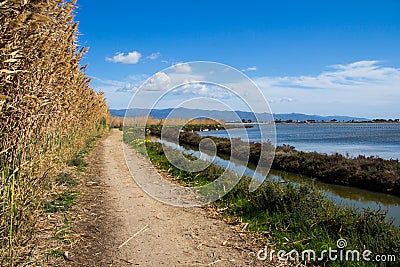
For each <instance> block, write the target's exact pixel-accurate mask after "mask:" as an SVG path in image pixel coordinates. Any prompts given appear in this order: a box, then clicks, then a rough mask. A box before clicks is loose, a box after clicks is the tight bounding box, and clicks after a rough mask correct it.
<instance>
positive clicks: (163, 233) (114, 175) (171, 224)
mask: <svg viewBox="0 0 400 267" xmlns="http://www.w3.org/2000/svg"><path fill="white" fill-rule="evenodd" d="M129 153H136V154H137V157H134V159H133V161H132V162H130V164H133V165H130V166H131V167H132V166H136V168H134V169H135V173H134V175H135V176H138V177H146V176H148V175H154V174H155V173H156V170H155V169H154V168H153V167H152V166H151V165H150V164H149V163H148V162H147V161H146V160H145V159H144V158H143V157H142V156H141V155H140V154H138V153H137V152H136V151H134V150H133V149H132V151H130V152H129ZM89 166H91V167H90V169H89V170H88V173H87V176H86V178H85V179H86V181H85V182H84V183H85V184H86V185H84V187H85V188H86V189H85V190H84V191H85V193H84V195H83V197H82V201H83V202H84V204H83V205H84V206H85V207H86V208H85V210H84V216H83V218H82V222H81V223H80V224H79V228H80V229H82V231H83V232H84V235H82V240H81V241H80V242H79V243H80V244H81V245H80V247H79V248H78V249H77V250H75V252H73V254H74V255H73V256H72V261H71V262H70V265H76V266H78V265H79V266H261V263H260V262H259V261H258V260H257V259H256V256H255V253H254V251H253V250H252V248H251V247H249V245H248V243H247V240H246V238H245V237H244V236H245V234H243V233H240V231H237V226H236V227H234V226H232V225H228V224H227V223H226V222H224V221H221V220H218V219H213V218H210V217H209V216H207V212H206V210H204V209H202V208H181V207H174V206H170V205H166V204H163V203H161V202H158V201H156V200H154V199H153V198H151V197H150V196H148V195H147V194H146V193H144V192H143V191H142V190H141V189H140V188H139V187H138V186H137V184H136V183H135V181H134V179H133V178H132V176H131V174H130V172H129V170H128V168H127V166H126V163H125V158H124V154H123V150H122V133H121V132H120V131H118V130H112V131H111V133H110V135H109V136H108V137H107V138H105V139H104V140H103V141H101V142H100V143H99V144H98V146H97V147H96V149H95V150H94V151H93V152H92V156H91V157H90V158H89ZM235 229H236V230H235ZM264 264H265V263H264Z"/></svg>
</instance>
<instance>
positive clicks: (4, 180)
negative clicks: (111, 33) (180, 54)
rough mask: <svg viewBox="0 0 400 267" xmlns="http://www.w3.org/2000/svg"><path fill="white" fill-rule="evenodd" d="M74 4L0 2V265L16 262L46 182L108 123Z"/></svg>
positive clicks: (21, 257)
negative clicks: (85, 60) (85, 59)
mask: <svg viewBox="0 0 400 267" xmlns="http://www.w3.org/2000/svg"><path fill="white" fill-rule="evenodd" d="M74 5H75V2H74V1H73V2H72V3H71V2H69V1H56V0H48V1H32V0H24V1H22V0H18V1H17V0H9V1H0V11H1V13H0V32H1V35H0V36H1V37H0V38H1V39H0V65H1V67H0V77H1V78H0V121H1V124H0V144H1V145H0V170H1V184H0V212H1V214H0V244H1V247H0V253H1V254H0V255H1V258H0V265H1V266H5V265H9V266H13V265H18V263H20V262H21V261H23V260H24V256H25V252H24V251H25V250H24V246H25V244H26V243H27V241H28V240H29V239H30V238H31V237H32V235H33V234H34V233H35V219H34V218H35V213H36V212H37V209H38V207H39V206H38V205H39V204H40V199H41V198H43V196H45V194H46V186H48V185H49V184H51V183H52V179H53V178H54V176H55V174H54V173H56V172H57V167H58V166H60V163H62V162H65V160H67V159H68V158H70V157H71V156H72V154H73V153H75V152H76V151H77V150H78V149H80V148H82V146H83V145H84V143H85V140H87V139H88V138H89V137H91V136H93V135H96V134H98V133H99V131H101V130H102V129H105V126H106V124H107V122H108V108H107V106H106V103H105V100H104V97H103V95H102V94H97V93H95V92H94V91H93V90H92V89H90V88H89V82H90V80H89V78H88V77H87V76H86V75H85V73H84V69H85V67H80V65H79V61H80V59H81V57H82V55H83V54H84V53H85V52H86V50H85V49H83V48H82V49H79V48H78V45H77V39H76V35H77V23H75V22H74V21H73V10H74Z"/></svg>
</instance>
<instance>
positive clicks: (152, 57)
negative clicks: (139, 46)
mask: <svg viewBox="0 0 400 267" xmlns="http://www.w3.org/2000/svg"><path fill="white" fill-rule="evenodd" d="M160 56H161V53H160V52H155V53H151V55H150V56H147V58H148V59H151V60H154V59H157V58H159V57H160Z"/></svg>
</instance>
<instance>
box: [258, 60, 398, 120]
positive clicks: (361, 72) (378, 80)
mask: <svg viewBox="0 0 400 267" xmlns="http://www.w3.org/2000/svg"><path fill="white" fill-rule="evenodd" d="M329 67H330V70H328V71H324V72H321V73H320V74H318V75H315V76H311V75H308V76H284V77H268V76H265V77H259V78H255V79H254V81H255V82H256V84H258V85H259V86H260V88H261V89H262V91H263V92H264V94H265V96H266V97H267V98H268V99H269V100H270V103H271V109H272V111H273V112H277V113H282V112H284V113H286V112H302V113H314V114H315V113H316V114H325V115H328V114H343V115H356V116H361V117H370V118H374V117H377V116H382V117H396V116H398V114H399V108H398V101H399V100H400V90H399V89H400V69H399V68H393V67H383V66H381V65H380V62H379V61H377V60H363V61H357V62H353V63H350V64H337V65H332V66H329ZM289 99H292V101H289ZM294 100H295V101H294Z"/></svg>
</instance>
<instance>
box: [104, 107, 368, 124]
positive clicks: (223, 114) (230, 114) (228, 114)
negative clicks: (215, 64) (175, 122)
mask: <svg viewBox="0 0 400 267" xmlns="http://www.w3.org/2000/svg"><path fill="white" fill-rule="evenodd" d="M171 111H174V112H173V114H172V115H171V116H170V118H199V117H204V118H214V119H219V120H224V121H226V122H229V121H232V122H237V121H239V120H238V117H239V118H240V120H242V119H244V120H246V121H247V120H251V121H256V116H257V118H258V120H259V121H260V122H262V121H267V120H269V118H270V116H271V115H270V114H269V113H257V114H256V116H255V114H254V113H252V112H247V111H221V110H202V109H188V108H176V109H173V108H167V109H153V110H151V112H150V115H151V116H152V117H153V118H157V119H164V118H166V117H167V116H168V115H169V114H170V113H171ZM110 113H111V115H114V116H119V117H124V116H125V114H126V116H127V117H136V116H140V115H147V114H149V110H148V109H140V108H138V109H129V110H126V109H111V110H110ZM273 116H274V119H275V120H278V121H279V120H281V121H288V120H293V121H307V120H313V121H316V122H322V121H331V120H337V121H346V122H347V121H352V120H353V121H369V119H366V118H358V117H350V116H320V115H308V114H301V113H284V114H273Z"/></svg>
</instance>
